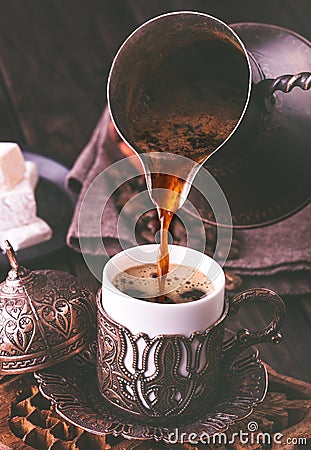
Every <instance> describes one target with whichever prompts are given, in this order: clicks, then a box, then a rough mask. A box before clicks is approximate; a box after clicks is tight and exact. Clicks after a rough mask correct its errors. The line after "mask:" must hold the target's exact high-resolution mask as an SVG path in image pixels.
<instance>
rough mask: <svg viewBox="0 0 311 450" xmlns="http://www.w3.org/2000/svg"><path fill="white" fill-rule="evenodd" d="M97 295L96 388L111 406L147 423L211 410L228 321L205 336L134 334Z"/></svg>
mask: <svg viewBox="0 0 311 450" xmlns="http://www.w3.org/2000/svg"><path fill="white" fill-rule="evenodd" d="M100 298H101V296H100V295H99V296H98V366H97V373H98V386H99V391H100V392H101V393H102V394H103V396H104V397H105V399H106V400H108V401H109V402H110V403H111V404H113V405H115V406H117V407H118V408H121V409H122V410H124V411H126V412H127V413H130V414H135V415H137V417H138V418H142V419H143V420H148V419H155V418H156V419H165V421H166V422H167V420H168V419H171V418H174V417H177V416H180V415H182V416H183V417H184V416H185V414H187V415H191V414H193V413H194V412H195V411H199V410H202V409H204V408H206V407H208V406H209V405H210V404H211V402H212V400H213V399H214V397H215V395H216V391H217V387H218V380H219V377H218V375H219V365H220V360H221V352H222V343H223V331H224V323H223V321H220V322H219V323H218V324H217V325H216V326H214V327H212V328H211V329H209V330H206V332H204V333H193V334H192V335H191V336H190V337H189V338H187V337H185V336H182V335H172V336H170V335H160V336H155V337H154V338H152V339H150V338H149V337H148V336H147V335H146V334H144V333H139V334H137V335H133V334H132V333H131V332H130V331H129V330H128V329H127V328H125V327H123V326H121V325H120V324H118V323H116V322H114V321H113V320H112V319H111V318H110V317H109V316H108V315H107V314H106V313H105V311H104V310H103V308H102V307H101V306H100V304H99V303H100Z"/></svg>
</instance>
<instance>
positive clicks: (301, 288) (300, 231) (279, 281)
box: [226, 204, 311, 295]
mask: <svg viewBox="0 0 311 450" xmlns="http://www.w3.org/2000/svg"><path fill="white" fill-rule="evenodd" d="M235 237H236V239H237V240H238V241H239V244H240V245H239V249H240V251H239V257H238V259H235V260H227V262H226V268H227V269H230V270H232V272H234V273H235V274H238V275H241V276H242V278H243V281H244V283H243V287H255V286H260V285H261V286H265V287H267V288H271V289H274V290H275V291H277V292H279V293H280V294H283V295H302V294H309V293H311V245H310V243H311V205H310V204H309V205H308V206H306V207H305V208H304V209H303V210H302V211H300V212H298V213H297V214H295V215H294V216H292V217H290V218H288V219H286V220H284V221H282V222H279V223H276V224H274V225H270V226H267V227H264V228H259V229H255V230H238V231H237V232H236V236H235Z"/></svg>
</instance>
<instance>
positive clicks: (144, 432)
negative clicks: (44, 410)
mask: <svg viewBox="0 0 311 450" xmlns="http://www.w3.org/2000/svg"><path fill="white" fill-rule="evenodd" d="M91 354H93V358H94V361H93V363H92V361H91V357H90V355H91ZM84 355H85V359H84ZM95 358H96V348H95V346H94V345H93V348H91V349H88V350H86V351H82V353H80V354H79V355H78V356H75V357H74V358H73V359H72V360H70V361H66V362H65V363H62V364H60V365H58V366H55V367H53V368H49V369H45V370H43V371H40V372H36V373H35V377H36V379H37V382H38V384H39V389H40V391H41V393H42V394H43V395H44V397H46V398H47V399H49V400H51V401H52V403H53V404H54V406H55V409H56V412H57V413H58V414H59V415H61V416H62V417H63V418H64V419H65V420H67V421H69V422H70V423H73V424H74V425H76V426H79V427H81V428H83V429H84V430H86V431H89V432H91V433H95V434H99V435H105V434H110V435H113V436H116V437H118V436H123V437H124V438H126V439H154V440H156V441H164V442H168V443H169V442H170V439H171V438H172V433H173V436H174V437H175V436H176V429H178V438H179V439H180V436H181V435H182V433H185V434H184V435H183V436H190V435H191V433H197V435H200V434H201V433H206V434H208V435H209V436H212V435H213V434H216V433H222V432H224V431H225V430H227V429H228V428H229V426H230V425H232V424H234V423H235V422H236V421H238V420H241V419H244V418H245V417H247V416H248V415H249V414H251V412H252V411H253V408H254V407H255V406H256V404H257V403H259V402H261V401H262V400H263V399H264V397H265V395H266V390H267V373H266V369H265V367H264V366H263V365H262V364H261V362H260V360H259V359H258V352H257V350H256V349H254V348H251V349H248V350H246V351H245V352H244V353H243V355H242V356H239V357H238V358H237V359H236V360H235V361H234V362H233V364H232V365H231V367H230V369H229V370H228V372H227V373H225V374H223V377H222V378H220V389H219V394H218V396H217V398H216V400H215V401H214V403H213V404H212V405H211V406H210V408H209V409H208V410H207V411H206V412H205V413H203V412H202V411H199V412H198V414H197V415H193V416H192V417H189V418H188V421H187V422H183V421H181V420H179V421H177V422H176V423H175V424H171V425H168V424H163V426H162V425H161V424H159V421H158V420H157V419H154V421H153V422H152V423H143V422H141V421H137V420H136V419H135V416H134V415H132V414H126V413H122V411H121V410H116V408H114V407H112V406H111V405H110V404H109V403H108V402H107V401H105V400H104V399H103V397H102V396H101V394H100V392H99V390H98V388H97V383H96V368H95ZM186 440H187V437H186Z"/></svg>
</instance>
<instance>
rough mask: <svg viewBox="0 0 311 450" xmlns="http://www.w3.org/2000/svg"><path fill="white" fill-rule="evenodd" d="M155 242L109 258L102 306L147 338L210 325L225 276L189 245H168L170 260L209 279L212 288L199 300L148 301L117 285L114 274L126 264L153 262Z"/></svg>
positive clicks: (217, 314)
mask: <svg viewBox="0 0 311 450" xmlns="http://www.w3.org/2000/svg"><path fill="white" fill-rule="evenodd" d="M158 251H159V245H158V244H150V245H141V246H138V247H132V248H130V249H128V250H124V251H123V252H121V253H118V254H117V255H115V256H114V257H113V258H111V259H110V260H109V261H108V263H107V264H106V266H105V267H104V270H103V283H102V306H103V308H104V309H105V311H106V313H107V314H108V315H109V316H110V317H111V318H112V319H113V320H114V321H116V322H118V323H119V324H122V325H123V326H125V327H127V328H128V330H129V331H130V332H131V333H133V334H137V333H141V332H142V333H146V334H147V335H148V336H149V337H150V338H152V337H154V336H156V335H161V334H172V335H173V334H181V335H184V336H186V337H189V336H190V335H191V334H192V333H194V332H196V331H199V332H202V331H204V330H205V329H207V328H209V327H210V326H211V325H213V324H214V323H215V322H216V321H217V320H218V319H219V317H220V316H221V315H222V312H223V309H224V290H225V276H224V272H223V270H222V268H221V267H220V265H219V264H218V263H217V262H216V261H214V260H213V259H212V258H210V257H209V256H207V255H204V254H203V253H200V252H198V251H196V250H193V249H191V248H186V247H181V246H178V245H171V246H170V248H169V256H170V263H171V264H182V265H185V266H190V267H192V268H195V269H197V270H200V271H201V272H203V274H205V275H207V277H208V278H209V279H210V280H211V281H212V283H213V289H212V291H211V292H208V293H207V294H206V295H205V296H204V297H203V298H200V299H199V300H196V301H192V302H188V303H179V304H161V303H151V302H148V301H143V300H140V299H136V298H133V297H130V296H128V295H127V294H124V293H122V292H121V291H120V290H119V289H117V288H116V287H115V286H114V285H113V284H112V281H113V279H114V277H115V276H116V275H117V274H118V273H120V272H122V271H124V270H126V269H129V268H130V267H134V266H138V265H142V264H146V263H156V261H157V255H158Z"/></svg>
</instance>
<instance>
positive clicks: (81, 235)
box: [66, 108, 131, 256]
mask: <svg viewBox="0 0 311 450" xmlns="http://www.w3.org/2000/svg"><path fill="white" fill-rule="evenodd" d="M109 122H110V116H109V111H108V109H107V108H106V109H105V111H104V112H103V114H102V116H101V117H100V119H99V121H98V124H97V126H96V128H95V130H94V132H93V134H92V136H91V138H90V141H89V142H88V144H87V145H86V147H85V148H84V149H83V151H82V152H81V154H80V155H79V157H78V158H77V160H76V162H75V164H74V166H73V168H72V169H71V170H70V171H69V173H68V175H67V179H66V182H67V186H68V187H69V189H72V190H74V191H75V192H79V198H78V201H77V204H76V208H75V212H74V215H73V218H72V221H71V225H70V227H69V229H68V233H67V245H68V246H69V247H71V248H73V249H74V250H76V251H80V250H81V246H82V248H83V251H85V252H86V253H88V254H92V255H102V254H103V251H102V247H101V246H99V245H98V238H99V232H98V223H97V216H96V215H93V214H92V212H91V211H92V210H93V211H94V212H96V210H98V209H99V208H100V205H101V204H102V193H101V192H98V190H95V191H94V195H92V198H91V199H90V201H91V205H90V212H91V213H90V216H89V220H88V226H87V228H86V229H84V230H79V214H80V210H81V205H82V202H83V199H84V197H85V195H86V193H87V191H88V189H89V187H90V186H91V184H92V183H93V181H94V180H95V179H96V177H97V176H98V175H99V174H100V173H101V172H102V171H103V170H104V169H106V168H107V167H109V166H110V165H111V164H112V163H114V162H115V161H116V160H117V159H118V157H119V158H120V153H119V152H118V151H117V149H116V145H115V143H114V142H113V140H112V139H111V137H110V135H109ZM104 181H105V180H103V182H104ZM100 188H104V187H103V186H100ZM117 219H118V211H117V208H116V206H115V205H114V203H113V201H112V199H110V200H109V201H108V203H107V205H106V208H105V211H104V214H103V215H102V219H101V235H102V238H103V240H104V241H105V248H106V250H107V253H108V255H110V256H111V255H113V254H115V253H117V252H119V251H120V250H121V246H120V242H119V238H120V236H118V233H117V229H116V223H117ZM121 238H122V239H124V241H128V242H129V243H131V242H130V239H129V236H127V235H125V236H122V237H121Z"/></svg>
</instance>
